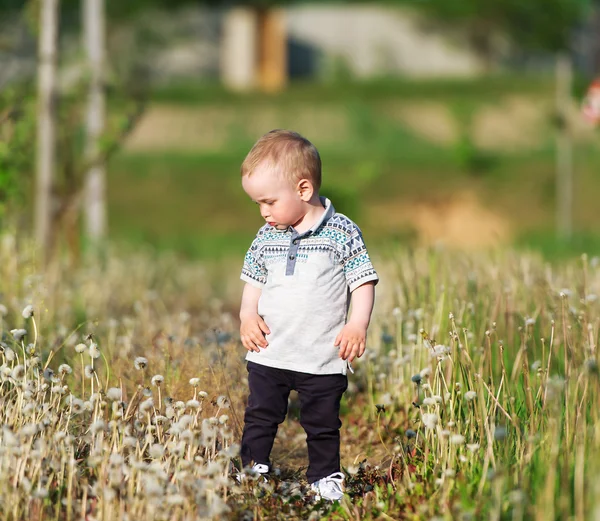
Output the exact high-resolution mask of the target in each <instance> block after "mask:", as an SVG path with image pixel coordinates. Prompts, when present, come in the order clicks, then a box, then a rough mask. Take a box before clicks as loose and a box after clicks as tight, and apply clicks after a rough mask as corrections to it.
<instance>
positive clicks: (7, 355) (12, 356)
mask: <svg viewBox="0 0 600 521" xmlns="http://www.w3.org/2000/svg"><path fill="white" fill-rule="evenodd" d="M4 357H5V358H6V361H7V362H12V361H13V360H14V359H15V358H16V355H15V352H14V351H13V350H12V349H11V348H10V347H5V348H4Z"/></svg>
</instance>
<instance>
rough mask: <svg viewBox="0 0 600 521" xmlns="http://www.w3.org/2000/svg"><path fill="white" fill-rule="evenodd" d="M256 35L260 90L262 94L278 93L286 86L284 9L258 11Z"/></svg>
mask: <svg viewBox="0 0 600 521" xmlns="http://www.w3.org/2000/svg"><path fill="white" fill-rule="evenodd" d="M258 34H259V64H258V72H259V85H260V88H261V90H262V91H263V92H279V91H281V90H283V89H284V88H285V86H286V84H287V38H286V34H287V31H286V26H285V11H284V9H281V8H271V9H260V10H259V14H258Z"/></svg>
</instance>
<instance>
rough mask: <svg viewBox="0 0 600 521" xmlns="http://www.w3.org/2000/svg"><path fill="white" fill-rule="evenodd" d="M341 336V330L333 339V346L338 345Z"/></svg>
mask: <svg viewBox="0 0 600 521" xmlns="http://www.w3.org/2000/svg"><path fill="white" fill-rule="evenodd" d="M341 338H342V333H341V331H340V332H339V333H338V336H336V337H335V341H334V342H333V347H338V346H339V345H340V340H341Z"/></svg>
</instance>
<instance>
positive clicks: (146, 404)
mask: <svg viewBox="0 0 600 521" xmlns="http://www.w3.org/2000/svg"><path fill="white" fill-rule="evenodd" d="M152 409H154V400H153V399H152V398H148V399H146V400H144V401H143V402H142V403H140V412H141V413H142V414H146V413H148V412H150V411H151V410H152Z"/></svg>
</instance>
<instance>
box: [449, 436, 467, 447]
mask: <svg viewBox="0 0 600 521" xmlns="http://www.w3.org/2000/svg"><path fill="white" fill-rule="evenodd" d="M464 442H465V437H464V436H463V435H462V434H453V435H452V436H450V443H451V444H452V445H462V444H463V443H464Z"/></svg>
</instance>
